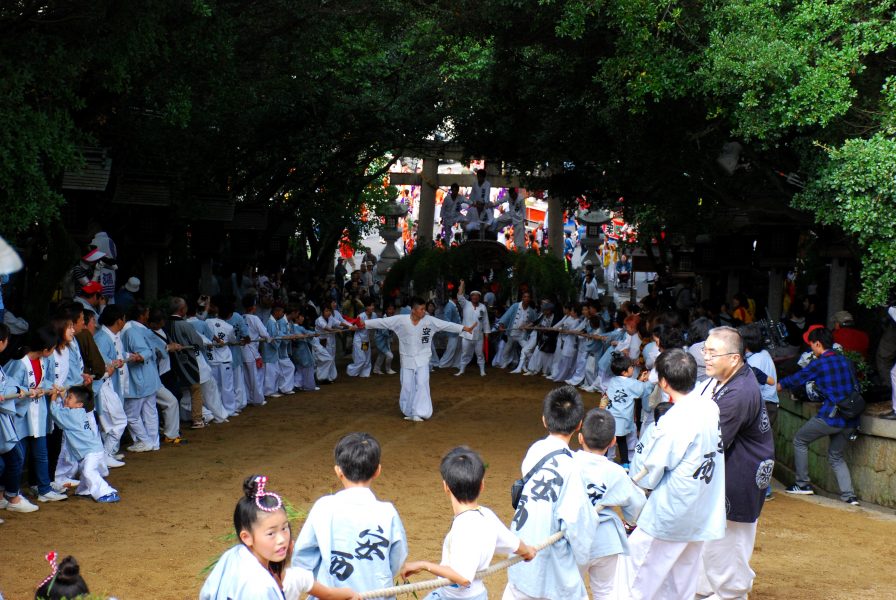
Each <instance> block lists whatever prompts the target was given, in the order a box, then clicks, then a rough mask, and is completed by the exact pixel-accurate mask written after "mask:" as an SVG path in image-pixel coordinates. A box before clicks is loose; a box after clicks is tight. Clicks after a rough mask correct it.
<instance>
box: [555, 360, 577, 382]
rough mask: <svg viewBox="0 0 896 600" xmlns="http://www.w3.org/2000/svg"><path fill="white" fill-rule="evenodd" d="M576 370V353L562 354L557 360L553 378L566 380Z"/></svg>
mask: <svg viewBox="0 0 896 600" xmlns="http://www.w3.org/2000/svg"><path fill="white" fill-rule="evenodd" d="M575 372H576V355H575V354H572V355H569V356H563V355H561V356H560V359H559V360H557V362H556V365H555V366H554V370H553V371H552V372H551V379H553V380H554V381H562V382H565V381H566V380H567V379H569V378H570V377H572V376H573V375H574V374H575Z"/></svg>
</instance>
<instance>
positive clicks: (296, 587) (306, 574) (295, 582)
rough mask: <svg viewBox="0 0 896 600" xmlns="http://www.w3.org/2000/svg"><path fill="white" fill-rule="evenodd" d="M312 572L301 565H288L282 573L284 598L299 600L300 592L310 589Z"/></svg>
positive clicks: (303, 592)
mask: <svg viewBox="0 0 896 600" xmlns="http://www.w3.org/2000/svg"><path fill="white" fill-rule="evenodd" d="M313 585H314V573H312V572H311V571H308V570H307V569H303V568H301V567H289V568H287V569H286V573H284V575H283V596H284V598H286V600H299V597H300V596H301V595H302V594H307V593H308V592H310V591H311V586H313Z"/></svg>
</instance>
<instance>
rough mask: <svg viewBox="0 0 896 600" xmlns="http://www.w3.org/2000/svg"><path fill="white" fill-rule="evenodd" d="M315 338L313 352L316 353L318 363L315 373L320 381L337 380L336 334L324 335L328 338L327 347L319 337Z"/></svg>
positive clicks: (315, 358)
mask: <svg viewBox="0 0 896 600" xmlns="http://www.w3.org/2000/svg"><path fill="white" fill-rule="evenodd" d="M313 339H314V341H313V342H312V343H311V353H312V354H313V355H314V363H315V365H316V367H315V370H314V374H315V375H316V376H317V378H318V380H320V381H336V375H337V372H336V347H335V346H336V336H335V335H329V336H324V339H326V340H327V346H326V347H324V346H323V345H321V343H320V339H319V338H313ZM331 347H332V352H331V350H330V349H331Z"/></svg>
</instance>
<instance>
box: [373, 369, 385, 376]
mask: <svg viewBox="0 0 896 600" xmlns="http://www.w3.org/2000/svg"><path fill="white" fill-rule="evenodd" d="M372 373H373V374H374V375H382V374H383V371H382V370H380V369H374V370H373V371H372Z"/></svg>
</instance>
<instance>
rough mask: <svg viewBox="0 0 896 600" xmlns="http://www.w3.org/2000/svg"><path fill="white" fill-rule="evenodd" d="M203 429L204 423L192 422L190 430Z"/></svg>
mask: <svg viewBox="0 0 896 600" xmlns="http://www.w3.org/2000/svg"><path fill="white" fill-rule="evenodd" d="M203 427H205V421H193V425H192V426H191V427H190V429H202V428H203Z"/></svg>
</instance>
